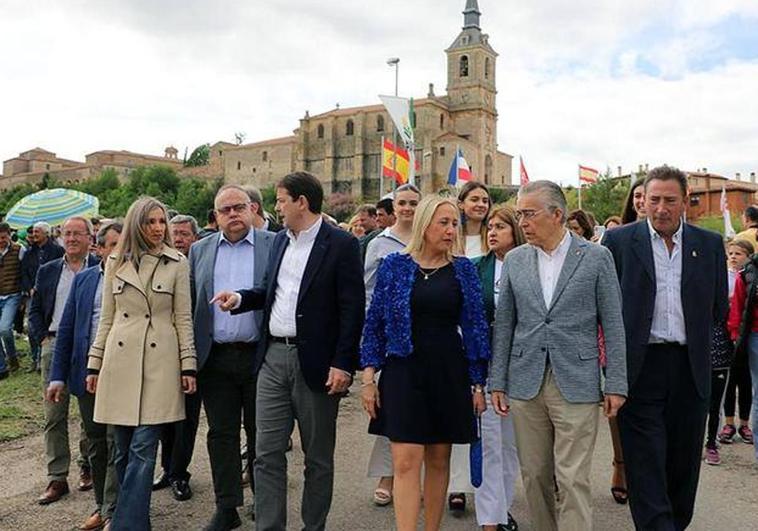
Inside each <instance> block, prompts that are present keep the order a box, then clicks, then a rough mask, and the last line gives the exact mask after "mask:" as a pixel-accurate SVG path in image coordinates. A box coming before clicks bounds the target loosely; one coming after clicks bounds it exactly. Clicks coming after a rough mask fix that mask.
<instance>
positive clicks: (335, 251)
mask: <svg viewBox="0 0 758 531" xmlns="http://www.w3.org/2000/svg"><path fill="white" fill-rule="evenodd" d="M322 201H323V189H322V187H321V183H320V182H319V181H318V179H316V177H314V176H313V175H311V174H309V173H305V172H297V173H292V174H290V175H287V176H286V177H284V178H283V179H282V180H281V181H280V182H279V183H278V185H277V190H276V210H277V213H278V214H279V215H280V217H281V218H282V220H283V222H284V224H285V226H286V227H287V230H286V231H282V232H279V233H278V234H277V235H276V238H275V239H274V244H273V249H272V254H271V258H270V260H269V270H268V273H267V275H266V276H267V279H268V285H267V288H266V289H251V290H240V291H239V292H221V293H219V294H217V295H216V297H214V301H217V302H218V303H219V305H220V307H221V309H223V310H231V309H235V310H234V312H235V313H241V312H246V311H250V310H257V309H263V310H264V314H263V330H264V332H265V333H264V334H262V338H261V341H260V343H259V348H258V356H257V359H256V364H255V370H256V372H257V373H258V389H257V397H256V427H257V430H256V431H257V434H256V459H255V465H254V475H255V485H256V501H255V521H256V529H258V530H259V531H272V530H284V529H285V528H286V517H287V460H286V457H285V452H286V450H287V446H288V441H289V437H290V435H291V433H292V429H293V427H294V423H295V421H296V420H297V423H298V428H299V429H300V439H301V441H302V444H303V451H304V453H305V468H306V475H305V486H304V489H303V500H302V516H303V524H304V526H303V528H304V529H306V530H308V531H315V530H323V529H324V528H325V526H326V519H327V516H328V514H329V508H330V505H331V499H332V488H333V481H334V444H335V437H336V421H337V410H338V406H339V399H340V397H341V396H342V395H343V394H344V392H345V391H346V390H347V388H348V387H349V385H350V383H351V381H352V375H353V372H354V370H355V368H356V366H357V361H358V346H359V342H360V337H361V331H362V328H363V318H364V307H365V301H364V298H365V295H364V286H363V266H362V264H361V255H360V247H359V244H358V240H357V239H356V238H354V237H353V236H351V235H350V234H348V233H347V232H345V231H342V230H340V229H338V228H335V227H332V226H330V225H329V224H328V223H327V222H325V221H323V219H322V216H321V204H322Z"/></svg>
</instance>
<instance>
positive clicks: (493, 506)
mask: <svg viewBox="0 0 758 531" xmlns="http://www.w3.org/2000/svg"><path fill="white" fill-rule="evenodd" d="M524 243H526V239H525V237H524V232H523V231H522V230H521V227H519V224H518V222H517V221H516V213H515V211H514V210H513V208H511V207H509V206H506V205H500V206H496V207H494V208H493V209H492V211H491V212H490V215H489V217H488V219H487V246H488V249H489V251H488V253H487V254H486V255H485V256H482V257H480V258H475V259H474V264H475V265H476V267H477V270H478V271H479V278H480V279H481V281H482V294H483V295H484V313H485V317H486V318H487V322H488V323H493V322H494V320H495V307H496V306H497V299H498V295H499V294H500V273H501V272H502V269H503V260H504V259H505V255H506V254H507V253H508V252H509V251H510V250H511V249H514V248H516V247H518V246H519V245H523V244H524ZM491 333H492V325H490V336H491ZM490 339H491V337H490ZM481 439H482V483H481V485H480V486H479V487H477V488H476V491H475V492H476V495H475V496H474V505H475V507H476V520H477V523H478V524H479V525H480V526H482V529H483V531H516V530H517V529H518V524H517V523H516V521H515V520H514V519H513V516H511V514H510V508H511V506H512V505H513V499H514V490H515V488H514V487H515V483H516V477H517V476H518V474H519V462H518V454H517V452H516V438H515V434H514V432H513V417H511V416H507V417H501V416H500V415H498V414H497V413H496V412H495V410H494V409H492V408H488V409H487V410H485V411H484V413H482V416H481Z"/></svg>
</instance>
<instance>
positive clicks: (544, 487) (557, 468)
mask: <svg viewBox="0 0 758 531" xmlns="http://www.w3.org/2000/svg"><path fill="white" fill-rule="evenodd" d="M510 405H511V414H512V415H513V424H514V428H515V431H516V446H517V449H518V457H519V461H520V463H521V476H522V478H523V480H524V489H525V491H526V499H527V503H528V505H529V511H530V513H531V517H532V527H533V528H534V529H539V530H540V531H557V530H560V531H589V530H591V529H592V493H591V489H590V472H591V470H590V469H591V467H592V452H593V450H594V448H595V439H596V437H597V427H598V415H599V408H598V405H597V403H591V404H572V403H570V402H567V401H566V399H564V398H563V396H562V395H561V392H560V390H559V389H558V385H557V383H556V381H555V377H554V376H553V371H552V369H551V368H550V367H548V369H547V370H546V371H545V379H544V381H543V382H542V387H541V388H540V391H539V393H538V394H537V396H535V397H534V398H533V399H531V400H514V399H511V400H510ZM556 484H557V488H558V492H557V493H556Z"/></svg>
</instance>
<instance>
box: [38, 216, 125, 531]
mask: <svg viewBox="0 0 758 531" xmlns="http://www.w3.org/2000/svg"><path fill="white" fill-rule="evenodd" d="M121 230H122V226H121V224H120V223H109V224H106V225H104V226H102V227H101V228H100V230H99V231H98V233H97V238H96V252H97V255H98V256H99V257H100V258H101V260H105V259H107V258H108V256H109V255H110V254H111V253H112V252H113V250H114V249H115V248H116V244H117V243H118V238H119V236H120V235H121ZM104 273H105V271H104V269H103V262H100V264H98V265H97V266H95V267H90V268H88V269H85V270H84V271H82V273H81V274H79V275H76V277H74V282H73V284H72V286H71V292H70V293H69V295H68V299H67V300H66V306H65V307H64V309H63V317H61V322H60V326H59V327H58V333H57V335H56V338H55V352H54V353H53V361H52V366H51V367H50V383H49V384H48V386H47V393H46V396H45V398H46V399H47V401H48V402H53V403H58V402H60V401H61V399H62V398H63V395H64V393H65V392H66V391H68V392H70V393H71V394H72V395H74V396H76V397H77V402H78V404H79V413H80V415H81V419H82V422H83V423H84V430H85V432H86V434H87V441H88V447H87V456H88V459H89V463H90V465H91V469H92V481H93V484H94V491H95V503H96V508H95V511H94V512H92V514H90V515H89V516H88V518H87V519H86V520H85V522H84V523H83V524H82V525H81V526H80V527H79V529H83V530H85V531H87V530H94V529H100V528H101V527H103V526H104V525H105V524H106V523H107V522H108V521H109V520H110V519H111V517H112V516H113V511H114V510H115V509H116V497H117V495H118V478H117V477H116V469H115V467H114V463H113V459H114V443H113V434H112V433H111V431H110V430H109V429H108V427H107V426H106V425H104V424H100V423H98V422H95V421H94V419H93V417H94V414H95V395H94V394H91V393H88V392H87V390H86V387H85V380H86V378H87V354H88V352H89V348H90V346H91V345H92V342H93V341H94V340H95V335H97V327H98V324H99V320H100V311H101V299H102V290H103V276H104Z"/></svg>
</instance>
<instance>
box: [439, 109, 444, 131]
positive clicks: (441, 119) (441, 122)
mask: <svg viewBox="0 0 758 531" xmlns="http://www.w3.org/2000/svg"><path fill="white" fill-rule="evenodd" d="M444 128H445V115H444V114H442V113H440V129H444Z"/></svg>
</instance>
